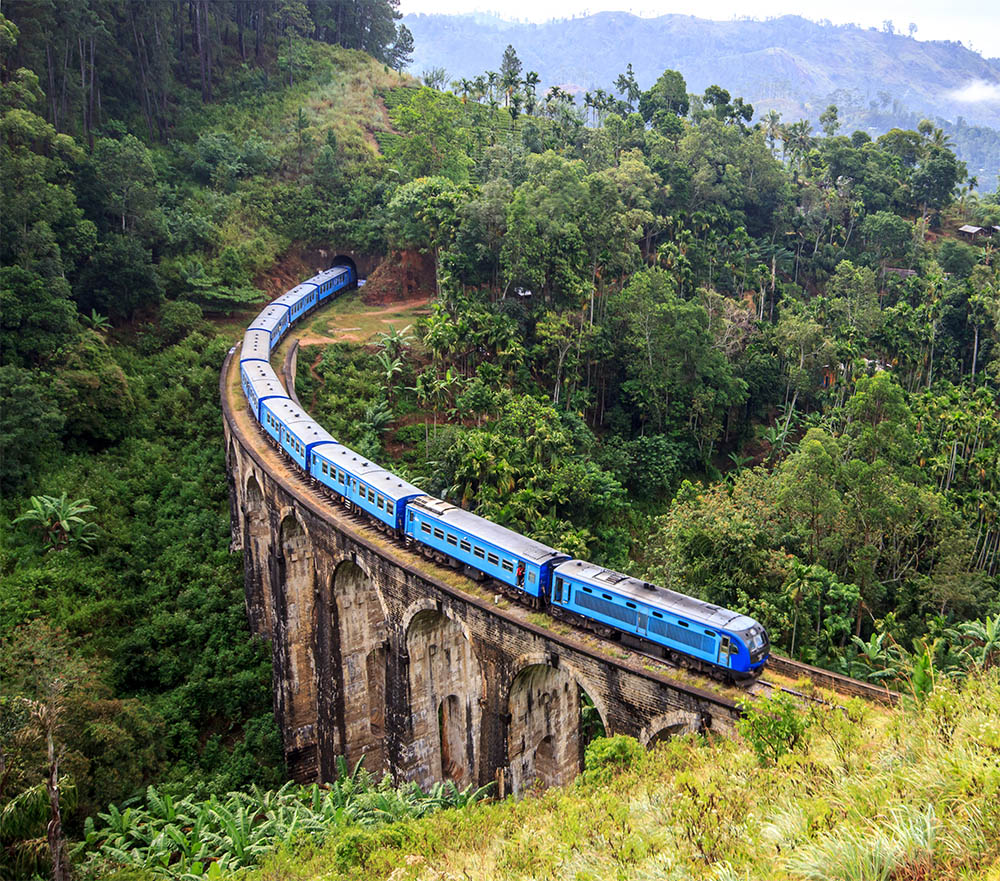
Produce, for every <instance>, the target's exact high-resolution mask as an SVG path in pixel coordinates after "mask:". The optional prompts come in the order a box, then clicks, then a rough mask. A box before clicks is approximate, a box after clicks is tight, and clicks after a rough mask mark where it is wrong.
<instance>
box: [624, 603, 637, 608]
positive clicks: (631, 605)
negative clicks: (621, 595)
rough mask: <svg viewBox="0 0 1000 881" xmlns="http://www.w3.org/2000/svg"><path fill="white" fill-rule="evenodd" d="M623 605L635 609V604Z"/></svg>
mask: <svg viewBox="0 0 1000 881" xmlns="http://www.w3.org/2000/svg"><path fill="white" fill-rule="evenodd" d="M625 605H626V606H628V607H629V608H630V609H634V608H635V603H625Z"/></svg>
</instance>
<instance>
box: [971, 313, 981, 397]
mask: <svg viewBox="0 0 1000 881" xmlns="http://www.w3.org/2000/svg"><path fill="white" fill-rule="evenodd" d="M973 328H974V331H973V334H974V335H973V341H972V387H973V388H975V387H976V361H977V360H978V358H979V325H978V324H974V325H973Z"/></svg>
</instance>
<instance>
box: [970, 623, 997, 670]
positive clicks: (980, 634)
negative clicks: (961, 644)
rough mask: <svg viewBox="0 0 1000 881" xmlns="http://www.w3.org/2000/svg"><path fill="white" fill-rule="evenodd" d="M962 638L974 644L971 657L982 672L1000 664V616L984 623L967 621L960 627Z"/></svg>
mask: <svg viewBox="0 0 1000 881" xmlns="http://www.w3.org/2000/svg"><path fill="white" fill-rule="evenodd" d="M960 630H961V633H962V636H964V637H965V638H966V639H968V640H970V641H971V642H972V647H971V649H970V652H969V653H970V655H971V656H972V660H973V663H974V664H975V665H976V667H978V668H979V669H980V670H988V669H989V668H990V667H992V666H994V665H995V664H997V663H998V662H1000V615H997V616H996V617H995V618H985V619H983V620H982V621H966V622H964V623H962V624H961V625H960Z"/></svg>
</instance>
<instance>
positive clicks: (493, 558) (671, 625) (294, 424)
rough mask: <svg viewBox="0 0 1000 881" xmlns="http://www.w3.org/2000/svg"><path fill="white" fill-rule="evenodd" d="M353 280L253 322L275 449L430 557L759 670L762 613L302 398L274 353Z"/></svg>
mask: <svg viewBox="0 0 1000 881" xmlns="http://www.w3.org/2000/svg"><path fill="white" fill-rule="evenodd" d="M355 282H356V276H355V270H354V268H353V267H351V266H334V267H333V268H332V269H329V270H327V271H325V272H321V273H320V274H319V275H316V276H314V277H313V278H310V279H308V280H306V281H304V282H302V283H301V284H298V285H296V286H295V287H294V288H292V289H291V290H290V291H288V292H287V293H285V294H283V295H282V296H281V297H278V298H277V299H276V300H274V301H272V302H271V303H269V304H268V305H267V306H266V307H265V308H264V309H263V310H262V311H261V312H260V314H259V315H258V316H257V317H256V318H255V319H254V320H253V322H251V324H250V326H249V328H247V331H246V333H245V335H244V337H243V344H242V348H241V350H240V382H241V386H242V389H243V394H244V396H245V397H246V400H247V407H248V410H249V412H250V413H252V414H253V417H254V419H255V420H256V421H257V424H258V427H259V428H260V429H261V431H262V432H263V433H264V434H265V435H266V436H267V438H268V439H269V440H270V442H271V443H272V444H273V445H274V446H276V447H277V448H278V449H280V450H281V451H282V452H284V453H285V455H286V456H287V457H288V458H289V459H290V460H291V461H292V462H294V463H295V465H296V466H297V467H298V468H299V469H300V470H301V471H303V472H304V473H305V474H306V475H307V476H308V477H309V478H311V479H312V480H314V481H316V482H317V483H319V484H321V485H322V486H323V487H325V488H326V490H327V491H328V492H329V493H330V494H331V495H332V496H333V497H335V498H337V499H339V500H340V501H341V502H342V503H343V504H345V505H347V506H348V507H349V508H350V509H351V510H352V511H355V512H358V513H359V514H362V515H363V516H365V517H366V519H368V520H369V521H370V522H371V523H373V524H374V525H375V526H377V527H378V528H379V529H381V530H383V531H384V532H387V533H389V534H391V535H393V536H395V537H396V538H397V539H399V540H400V541H401V542H403V543H405V545H406V546H407V547H409V548H411V549H412V550H414V551H417V552H419V553H421V554H423V555H424V556H425V557H428V558H430V559H434V560H436V561H437V562H440V563H443V564H446V565H450V566H452V567H454V568H456V569H460V570H462V571H464V572H465V573H466V574H467V575H469V576H471V577H472V578H475V579H477V580H479V581H489V582H490V583H492V584H494V585H496V586H497V587H498V588H500V589H502V590H503V591H504V592H506V593H507V594H508V595H511V596H514V597H516V598H518V599H519V600H521V601H523V602H525V603H527V604H530V605H531V606H533V607H535V608H543V609H546V610H547V611H549V612H550V613H551V614H552V615H553V616H555V617H559V618H562V619H565V620H570V621H573V622H574V623H577V624H580V625H582V626H585V627H587V628H589V629H592V630H594V631H596V632H598V633H600V634H602V635H604V636H609V637H613V638H617V639H621V640H623V641H624V642H626V643H627V644H629V645H632V646H635V647H636V648H639V649H640V650H641V651H644V652H646V653H648V654H655V655H657V656H660V657H664V658H667V659H669V660H672V661H674V662H676V663H680V664H683V665H685V666H688V667H693V668H695V669H698V670H701V671H703V672H706V673H709V674H711V675H714V676H716V677H720V678H725V679H730V680H746V679H753V678H755V677H756V676H758V675H759V674H760V672H761V670H762V669H763V668H764V665H765V664H766V663H767V659H768V654H769V648H770V643H769V640H768V636H767V631H766V630H765V629H764V627H763V626H761V625H760V624H759V623H758V622H756V621H754V620H753V619H752V618H749V617H747V616H746V615H742V614H739V613H737V612H733V611H730V610H728V609H724V608H721V607H719V606H716V605H713V604H711V603H708V602H705V601H703V600H699V599H696V598H695V597H690V596H686V595H684V594H681V593H677V592H676V591H672V590H668V589H667V588H664V587H658V586H656V585H653V584H650V583H648V582H644V581H640V580H638V579H636V578H632V577H630V576H627V575H623V574H622V573H620V572H614V571H612V570H609V569H605V568H603V567H601V566H597V565H595V564H593V563H588V562H586V561H585V560H575V559H571V558H570V557H569V556H568V555H567V554H564V553H561V552H560V551H558V550H556V549H555V548H551V547H548V546H547V545H544V544H542V543H540V542H537V541H534V540H532V539H530V538H527V537H526V536H523V535H520V534H519V533H517V532H514V531H513V530H510V529H507V528H505V527H503V526H500V525H498V524H496V523H493V522H492V521H490V520H487V519H485V518H483V517H480V516H478V515H477V514H473V513H472V512H470V511H466V510H464V509H462V508H459V507H457V506H455V505H452V504H450V503H449V502H446V501H443V500H441V499H437V498H434V497H432V496H429V495H428V494H427V493H425V492H424V491H423V490H421V489H420V488H419V487H416V486H414V485H413V484H411V483H408V482H407V481H405V480H403V479H402V478H400V477H398V476H397V475H395V474H393V473H392V472H391V471H388V470H386V469H385V468H382V467H381V466H379V465H377V464H375V463H374V462H371V461H368V460H367V459H366V458H365V457H363V456H361V455H360V454H358V453H356V452H355V451H353V450H351V449H350V448H349V447H347V446H345V445H344V444H342V443H340V442H339V441H337V440H336V439H335V438H334V437H332V436H331V435H330V433H329V432H327V431H326V430H325V429H324V428H323V427H322V426H321V425H319V423H317V422H316V421H315V420H314V419H313V418H312V417H311V416H310V415H309V414H308V413H306V412H305V410H303V409H302V408H301V407H300V406H299V405H298V404H297V403H295V401H293V400H292V399H291V398H290V397H289V396H288V394H287V393H286V391H285V389H284V388H283V387H282V385H281V383H280V381H279V380H278V376H277V374H276V373H275V371H274V369H273V367H272V366H271V362H270V357H271V352H272V351H273V350H274V349H275V347H276V346H277V345H278V344H279V343H280V342H281V340H282V338H283V337H284V336H285V334H286V333H287V332H288V330H289V328H290V327H292V325H294V324H295V323H296V322H297V321H298V320H299V319H301V318H302V317H303V316H304V315H306V314H307V313H310V312H312V311H313V310H314V309H316V308H317V307H319V306H321V305H323V304H324V303H326V302H327V301H329V300H330V299H331V298H335V297H337V296H339V294H340V293H342V292H343V291H344V290H346V289H347V288H349V287H353V286H354V283H355Z"/></svg>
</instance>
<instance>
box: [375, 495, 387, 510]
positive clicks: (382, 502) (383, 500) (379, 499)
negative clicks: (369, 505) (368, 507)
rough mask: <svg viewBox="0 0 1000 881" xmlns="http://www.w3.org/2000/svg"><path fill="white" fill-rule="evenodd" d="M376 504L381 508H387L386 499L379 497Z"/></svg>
mask: <svg viewBox="0 0 1000 881" xmlns="http://www.w3.org/2000/svg"><path fill="white" fill-rule="evenodd" d="M375 504H376V505H378V506H379V507H380V508H385V499H383V498H382V496H379V497H378V500H377V501H376V503H375Z"/></svg>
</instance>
